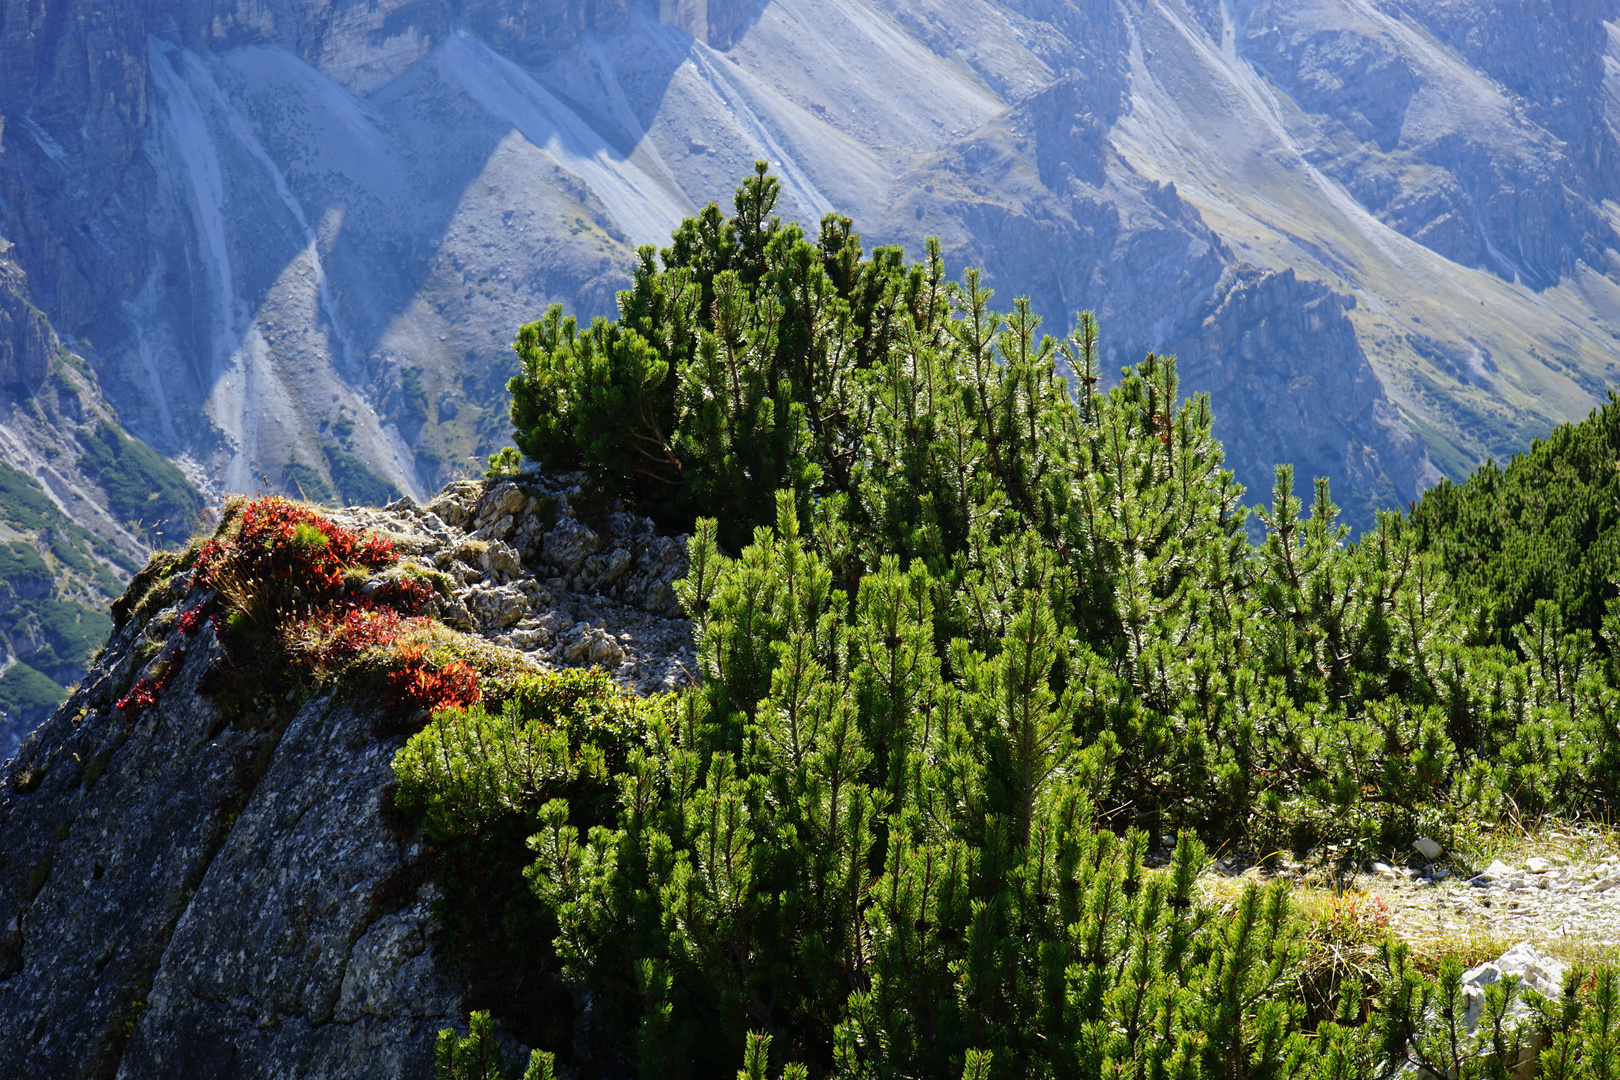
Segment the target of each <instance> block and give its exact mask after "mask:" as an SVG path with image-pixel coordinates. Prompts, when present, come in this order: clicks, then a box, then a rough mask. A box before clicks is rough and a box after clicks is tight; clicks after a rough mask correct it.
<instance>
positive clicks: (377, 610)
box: [310, 598, 432, 668]
mask: <svg viewBox="0 0 1620 1080" xmlns="http://www.w3.org/2000/svg"><path fill="white" fill-rule="evenodd" d="M373 599H374V598H373ZM431 621H432V620H430V619H428V618H427V617H425V616H414V617H407V616H403V615H401V614H400V613H399V612H398V611H395V610H393V609H392V608H386V607H351V608H347V609H345V610H343V611H341V612H339V613H335V614H334V613H322V614H320V615H317V616H313V617H312V618H311V620H310V629H311V631H312V632H313V633H314V634H316V635H317V636H318V640H320V641H322V642H324V644H323V645H322V646H321V647H320V649H319V650H317V651H316V653H315V661H316V663H318V664H319V665H320V666H322V667H326V668H332V667H336V666H338V665H341V664H343V663H345V662H346V661H349V660H352V659H354V658H355V657H356V656H359V655H360V654H361V653H363V652H365V651H366V650H367V649H369V648H371V647H373V646H375V645H391V644H393V643H394V642H395V641H396V640H398V638H399V637H400V636H401V635H402V634H405V633H407V632H409V631H411V630H419V629H423V628H425V627H426V626H427V625H428V623H430V622H431Z"/></svg>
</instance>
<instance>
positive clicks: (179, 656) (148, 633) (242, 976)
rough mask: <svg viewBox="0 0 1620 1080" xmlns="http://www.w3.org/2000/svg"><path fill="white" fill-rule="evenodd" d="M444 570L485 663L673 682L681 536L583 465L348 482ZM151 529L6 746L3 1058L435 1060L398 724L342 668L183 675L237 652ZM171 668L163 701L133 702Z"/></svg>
mask: <svg viewBox="0 0 1620 1080" xmlns="http://www.w3.org/2000/svg"><path fill="white" fill-rule="evenodd" d="M333 520H334V521H336V522H337V523H339V524H341V525H343V526H345V527H348V528H354V529H362V530H366V531H369V532H371V533H373V534H374V535H378V536H383V537H386V538H388V539H390V540H391V541H392V542H393V544H394V546H395V549H396V550H397V551H399V552H402V553H406V554H407V557H408V558H410V559H411V560H414V561H415V562H416V563H418V564H419V565H421V566H422V567H424V568H425V569H427V568H431V569H434V570H437V571H438V572H439V573H441V574H443V575H444V579H443V580H445V581H446V582H448V583H450V586H451V587H450V588H449V589H448V591H447V592H446V593H444V594H442V595H441V596H440V597H439V598H438V599H437V600H436V601H435V609H434V610H435V611H436V613H437V615H438V617H439V618H440V619H441V620H442V621H444V622H445V623H447V624H449V625H452V626H455V627H459V628H461V629H462V630H463V631H465V632H467V633H469V634H471V635H472V636H473V637H474V638H478V639H482V640H483V641H484V642H485V646H484V647H485V648H486V649H489V650H493V651H492V652H491V653H490V655H491V656H493V657H494V659H493V660H492V661H491V662H492V663H498V664H502V665H505V666H506V667H507V669H509V670H515V669H520V668H523V667H531V668H532V667H540V668H544V667H553V666H569V665H577V666H587V665H589V666H603V667H606V668H607V669H609V670H610V671H612V672H613V673H614V676H615V678H617V679H618V680H620V681H621V682H623V683H624V684H626V685H627V686H631V687H634V688H637V689H640V690H643V691H647V690H653V689H663V688H674V687H678V686H680V685H682V684H683V683H684V681H685V679H686V671H687V670H688V669H689V668H690V667H691V666H692V660H691V645H692V642H691V637H690V631H689V629H688V625H687V623H686V621H685V620H684V619H682V618H680V617H679V615H678V608H677V606H676V604H675V601H674V598H673V594H672V592H671V590H670V583H671V581H673V580H674V579H675V578H676V577H678V576H679V575H680V574H682V573H684V570H685V547H684V544H683V543H682V542H680V540H679V539H677V538H670V537H664V536H660V535H658V534H657V533H656V532H655V531H654V530H653V528H652V526H651V524H650V523H649V522H647V521H646V520H644V519H640V518H637V517H634V516H632V515H629V514H626V513H623V512H622V511H618V510H617V509H615V508H614V507H612V506H610V505H604V504H602V503H600V502H599V501H596V500H594V499H593V498H592V497H591V495H590V493H589V492H588V491H587V490H585V489H583V488H581V487H578V486H577V485H571V484H566V483H557V482H550V481H541V480H538V479H529V480H518V481H507V482H504V483H501V484H498V485H481V484H463V485H460V486H458V487H454V488H451V489H449V490H447V491H446V492H445V493H444V494H443V495H441V496H440V497H439V498H437V499H435V500H434V501H433V502H432V503H430V504H429V505H428V506H427V507H418V506H416V505H415V504H414V503H411V502H410V501H408V500H405V501H401V502H400V503H397V504H395V505H393V506H391V507H389V508H387V509H385V510H351V511H347V512H339V513H335V514H334V515H333ZM181 565H183V564H182V563H181V562H180V561H179V560H178V559H177V558H176V557H174V556H168V555H160V556H157V557H156V558H154V560H153V562H152V563H151V564H150V565H149V566H148V567H147V569H146V570H145V571H144V572H143V573H142V574H141V575H139V576H137V578H136V580H135V582H134V584H133V586H132V588H131V591H130V593H129V594H128V596H126V598H125V600H124V601H123V603H122V604H121V605H120V607H119V608H118V609H117V610H118V611H119V617H120V620H121V621H120V624H119V626H118V628H117V630H116V632H115V633H114V634H113V636H112V638H111V640H110V641H109V642H108V644H107V648H106V651H105V653H104V654H103V656H102V657H101V659H100V660H99V662H98V663H97V664H96V665H95V667H94V668H93V669H92V671H91V672H90V674H89V675H88V676H87V678H86V679H85V680H84V682H83V684H82V685H81V686H80V688H79V689H78V690H77V691H76V692H75V693H74V695H73V697H72V698H71V699H70V700H69V701H68V702H67V704H66V705H64V707H63V708H62V709H61V710H60V711H59V712H58V713H57V714H56V716H55V717H53V718H52V719H51V721H50V722H48V723H47V724H46V725H44V727H43V728H41V729H40V730H39V731H38V732H36V733H35V734H34V735H33V736H32V737H31V738H30V739H29V740H28V742H27V743H26V744H25V745H24V747H23V748H22V751H21V752H20V753H19V754H18V755H17V756H16V757H15V758H14V759H13V760H12V761H11V762H10V763H9V764H8V765H7V766H6V767H5V769H4V771H3V772H0V837H4V840H3V842H0V1060H4V1061H6V1062H8V1063H9V1064H8V1070H9V1071H8V1073H7V1075H15V1076H18V1077H30V1078H31V1077H53V1078H60V1077H113V1076H116V1077H124V1078H129V1080H135V1078H140V1077H151V1078H154V1080H155V1078H158V1077H174V1076H238V1077H267V1078H268V1077H284V1076H300V1077H354V1076H402V1077H412V1076H429V1075H431V1068H432V1060H431V1046H432V1039H433V1036H434V1033H435V1032H436V1031H437V1030H438V1029H439V1028H441V1027H444V1026H447V1025H449V1024H451V1023H452V1022H454V1021H456V1020H457V1019H458V1017H459V1016H460V1015H461V1013H462V1011H463V1006H462V1000H463V997H464V995H466V993H467V992H468V985H467V983H466V981H465V977H464V976H463V975H458V974H457V973H456V972H455V971H454V970H453V969H452V968H450V967H448V966H446V965H444V964H441V963H438V962H437V961H436V958H435V946H434V942H435V935H436V932H437V929H436V928H437V922H436V919H435V916H434V913H433V900H434V896H435V894H434V890H433V887H432V886H431V884H428V883H426V879H427V877H428V875H427V874H426V873H425V872H424V871H423V870H422V869H421V867H420V866H419V865H418V864H419V860H420V859H421V857H422V854H423V852H422V848H421V845H420V844H419V843H418V841H417V840H416V838H415V837H414V836H413V835H412V834H411V832H410V830H409V829H408V828H407V827H406V826H404V825H403V824H402V823H401V822H400V821H399V820H398V818H397V817H395V816H392V815H391V812H390V809H389V807H390V805H391V804H390V802H389V795H388V792H389V789H390V785H391V783H392V772H391V769H390V763H391V760H392V757H393V754H394V752H395V750H397V749H398V747H399V745H400V744H401V742H402V741H403V739H402V737H401V736H391V737H381V738H379V737H377V736H376V735H375V734H374V732H375V730H376V722H377V715H378V714H377V704H376V702H375V701H367V700H364V699H357V698H355V697H354V696H353V695H352V694H351V695H349V696H345V691H344V689H343V687H341V686H330V687H328V688H327V689H325V690H320V691H318V692H316V693H315V694H314V695H312V696H311V697H309V698H308V700H305V701H303V702H302V703H301V704H296V705H289V704H288V703H287V702H284V701H279V700H268V699H266V698H264V697H263V696H262V695H260V696H259V697H257V698H256V699H250V700H249V701H248V702H247V703H245V704H244V703H242V702H238V703H237V704H236V705H227V704H224V703H223V702H222V701H220V700H216V699H214V698H210V697H206V696H203V695H202V694H200V693H198V692H196V690H195V689H194V688H195V687H197V686H198V683H199V680H200V679H202V678H203V677H204V675H205V673H206V672H208V671H209V670H210V668H211V667H213V666H214V665H216V664H218V663H220V662H221V660H222V656H223V654H222V652H221V645H220V644H219V642H218V641H216V640H215V638H214V635H213V634H211V633H209V632H207V631H206V630H205V629H203V630H196V629H194V630H193V631H192V633H191V634H189V635H188V634H187V633H186V631H185V629H184V626H185V625H186V622H185V621H184V620H183V619H182V618H181V616H182V615H183V614H184V613H185V612H187V611H190V610H194V609H198V608H200V606H202V605H206V604H207V603H208V601H209V595H208V590H206V589H203V588H201V587H200V586H198V585H197V584H195V583H194V582H193V580H192V578H193V576H194V574H193V572H190V571H186V570H177V567H179V566H181ZM159 672H167V675H166V676H164V677H163V678H162V679H161V685H162V689H161V690H160V691H159V692H158V693H157V694H156V695H155V700H154V702H153V703H152V704H151V706H150V707H148V708H146V709H144V711H142V710H141V709H140V708H138V707H129V706H128V705H127V704H126V706H125V707H122V708H120V707H119V704H118V703H119V702H120V701H121V700H122V699H124V698H125V696H126V695H127V694H128V693H129V692H130V689H131V687H132V685H134V684H135V683H136V682H137V681H138V680H139V679H141V678H143V677H146V678H150V677H153V676H154V675H156V674H157V673H159Z"/></svg>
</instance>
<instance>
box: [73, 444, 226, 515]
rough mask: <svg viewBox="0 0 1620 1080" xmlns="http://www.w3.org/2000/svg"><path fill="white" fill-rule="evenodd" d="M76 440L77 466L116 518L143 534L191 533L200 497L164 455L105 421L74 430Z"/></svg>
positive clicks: (199, 506) (201, 504) (201, 501)
mask: <svg viewBox="0 0 1620 1080" xmlns="http://www.w3.org/2000/svg"><path fill="white" fill-rule="evenodd" d="M79 443H80V445H81V446H83V447H84V454H83V455H82V456H81V457H80V458H79V467H80V468H81V469H83V470H84V472H85V473H86V475H88V476H90V477H91V478H92V479H93V480H95V482H96V483H97V484H99V485H101V489H102V490H103V491H105V492H106V493H107V503H108V506H109V508H110V509H111V510H112V511H113V513H115V514H116V515H118V517H119V518H120V519H122V520H123V521H125V522H126V523H128V524H130V525H131V526H132V527H133V528H134V529H135V530H136V531H137V532H139V533H140V534H141V535H142V536H144V537H148V538H152V537H161V536H168V537H171V538H180V537H184V536H189V535H190V534H191V530H192V526H193V524H194V523H195V519H196V517H197V514H198V513H200V512H201V510H202V507H203V498H202V495H201V494H199V493H198V491H197V489H196V488H195V487H193V486H192V484H191V481H189V480H187V479H186V476H185V474H184V473H182V472H181V471H180V470H179V469H177V468H175V467H174V465H173V464H171V463H170V462H169V461H168V460H167V459H165V458H164V457H163V455H161V454H159V453H158V452H157V451H156V450H153V449H152V448H151V447H150V446H147V445H146V444H145V443H143V442H140V441H139V440H137V439H132V438H130V437H129V436H128V435H126V434H124V433H123V432H122V431H119V430H118V429H117V428H116V427H114V426H112V425H111V424H109V423H107V422H106V421H103V422H102V423H100V424H98V425H97V426H96V427H95V428H87V429H85V430H83V431H81V432H79Z"/></svg>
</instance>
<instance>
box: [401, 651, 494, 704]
mask: <svg viewBox="0 0 1620 1080" xmlns="http://www.w3.org/2000/svg"><path fill="white" fill-rule="evenodd" d="M482 696H483V693H482V691H481V690H479V688H478V671H477V669H476V668H474V667H473V666H472V665H471V664H468V663H467V662H466V661H464V660H452V661H451V662H450V663H448V664H445V665H444V666H443V667H438V668H436V667H434V666H433V662H432V661H431V660H429V659H428V655H427V646H426V645H422V644H412V645H406V646H403V647H402V648H401V649H400V650H399V653H398V656H397V658H396V660H395V664H394V667H393V669H392V670H390V671H389V672H388V676H387V680H386V682H385V684H384V687H383V704H384V705H385V706H387V707H388V708H389V709H392V710H395V711H397V712H406V711H409V710H411V709H428V710H430V711H432V710H436V709H450V708H459V709H465V708H468V707H470V706H472V705H475V704H477V702H478V700H479V698H481V697H482Z"/></svg>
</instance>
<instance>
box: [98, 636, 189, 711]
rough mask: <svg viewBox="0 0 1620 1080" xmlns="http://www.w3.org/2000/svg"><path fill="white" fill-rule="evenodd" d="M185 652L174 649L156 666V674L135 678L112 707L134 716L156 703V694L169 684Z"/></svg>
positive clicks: (183, 658)
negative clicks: (133, 682)
mask: <svg viewBox="0 0 1620 1080" xmlns="http://www.w3.org/2000/svg"><path fill="white" fill-rule="evenodd" d="M184 660H185V654H184V653H183V652H181V651H180V650H178V649H176V650H175V651H174V652H173V653H171V654H170V656H169V658H168V659H167V660H165V661H164V662H163V663H162V664H160V665H159V666H158V671H157V674H156V675H148V676H145V677H143V678H140V679H137V680H136V682H135V685H134V686H132V687H130V688H129V693H127V694H125V695H124V696H123V697H121V698H119V699H118V701H117V702H116V703H115V704H114V705H113V708H115V709H119V710H121V711H122V710H130V711H133V712H134V714H135V715H136V716H139V715H140V714H141V713H143V712H145V711H146V710H147V709H150V708H151V707H152V706H154V705H156V704H157V699H158V695H159V694H161V693H163V688H164V687H166V686H168V685H169V681H170V680H171V679H173V678H174V673H175V672H177V671H179V670H180V665H181V663H182V662H183V661H184Z"/></svg>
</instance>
